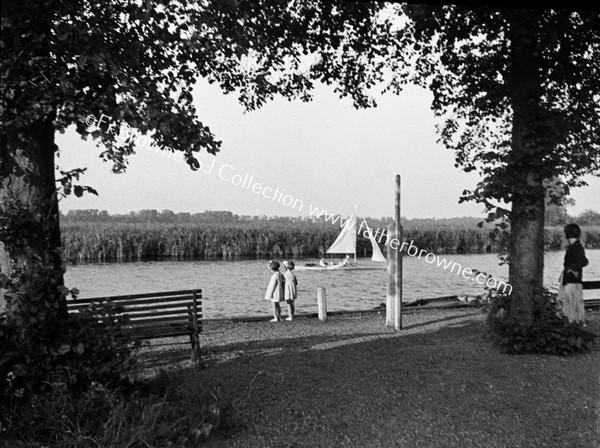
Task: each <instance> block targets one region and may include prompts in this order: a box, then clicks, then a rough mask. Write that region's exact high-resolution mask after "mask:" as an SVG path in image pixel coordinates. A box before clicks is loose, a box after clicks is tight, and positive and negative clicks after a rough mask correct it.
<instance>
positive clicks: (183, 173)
mask: <svg viewBox="0 0 600 448" xmlns="http://www.w3.org/2000/svg"><path fill="white" fill-rule="evenodd" d="M314 96H315V98H314V100H313V101H312V102H309V103H302V102H301V101H294V102H288V101H287V100H283V99H281V100H276V101H274V102H271V103H268V104H267V105H265V106H264V107H263V108H262V109H260V110H258V111H254V112H249V113H244V109H243V108H242V106H240V105H239V104H238V103H237V100H236V97H235V96H234V95H224V94H222V93H221V91H220V90H219V88H218V87H216V86H211V85H209V84H208V83H206V82H204V81H201V82H200V84H199V85H198V88H197V90H196V92H195V98H196V107H197V109H198V113H199V117H200V120H201V121H202V122H203V123H204V124H205V125H208V126H209V127H210V128H211V130H212V132H213V133H214V134H215V135H216V138H217V140H221V141H222V142H223V144H222V150H221V152H220V153H219V154H218V155H217V156H216V157H213V156H211V155H205V156H204V158H202V159H200V161H201V163H202V165H203V167H202V169H201V170H200V171H196V172H193V171H192V170H191V169H190V168H189V166H188V165H187V164H186V163H185V162H184V161H182V160H181V158H178V159H174V158H173V155H172V154H171V155H170V156H168V155H166V154H161V152H156V151H155V149H154V148H150V146H149V145H145V146H143V147H139V148H138V150H137V154H135V155H134V156H132V157H131V158H130V164H129V167H128V169H127V172H126V173H125V174H113V173H112V172H111V165H110V164H109V163H104V162H102V161H101V160H100V159H99V158H98V155H99V154H100V151H101V149H100V148H97V147H96V146H95V143H93V142H90V141H88V142H85V141H83V140H81V138H80V137H79V136H78V134H76V133H75V131H73V130H69V131H68V132H66V133H65V134H58V135H57V144H58V146H59V148H60V153H61V154H60V158H59V159H58V163H59V165H60V167H61V168H62V169H72V168H80V167H87V168H88V171H87V172H86V175H85V176H84V177H83V178H82V179H81V184H83V185H90V186H92V187H94V188H96V190H97V191H98V193H99V197H96V196H94V195H88V194H86V195H84V196H83V197H82V198H76V197H75V196H71V197H68V198H66V199H64V200H63V201H61V210H62V211H63V212H64V213H66V212H67V211H68V210H71V209H98V210H107V211H108V212H109V213H128V212H130V211H138V210H141V209H156V210H158V211H162V210H165V209H169V210H173V211H174V212H190V213H196V212H202V211H204V210H229V211H232V212H233V213H236V214H240V215H242V214H243V215H267V216H273V215H279V216H308V215H309V214H310V210H311V207H313V208H314V207H318V208H319V209H327V210H328V211H329V212H333V213H336V214H341V215H347V214H349V213H351V212H353V211H354V209H355V207H356V209H357V211H358V214H359V216H370V217H381V216H392V215H393V207H394V182H395V175H396V174H400V175H401V176H402V216H404V217H406V218H450V217H458V216H477V217H481V216H482V207H481V206H479V205H476V204H473V203H464V204H458V198H459V197H460V194H461V192H462V191H463V190H464V189H471V188H474V187H475V185H476V183H477V181H478V179H479V178H478V176H477V174H474V173H470V174H466V173H464V172H462V171H461V170H460V169H457V168H454V155H453V152H452V151H451V150H448V149H445V148H444V147H443V146H441V145H439V144H437V143H436V134H435V127H434V126H435V122H434V117H433V113H432V112H431V110H430V102H431V96H430V94H429V93H428V92H426V91H423V90H421V89H418V88H408V89H407V90H405V91H404V92H403V93H402V94H401V95H400V96H394V95H392V94H388V95H386V96H384V97H382V98H380V99H379V100H378V107H377V108H374V109H367V110H356V109H354V108H353V106H352V104H351V101H350V100H347V99H344V100H340V99H339V98H338V97H337V95H336V94H334V93H333V91H332V90H331V89H329V88H327V87H319V88H317V90H316V91H315V95H314ZM102 112H104V114H105V115H107V116H110V115H111V114H110V111H102ZM90 113H92V114H94V115H96V116H97V117H99V116H100V111H90ZM213 161H214V165H213ZM211 166H212V171H211ZM236 174H237V175H239V176H241V178H244V177H245V176H246V175H248V177H251V176H253V183H254V182H258V183H260V188H259V186H256V187H255V190H256V191H257V192H256V193H253V192H252V191H250V189H244V188H242V187H241V186H236V185H234V182H235V181H238V180H240V179H239V178H236V179H233V176H234V175H236ZM248 184H249V183H246V185H248ZM249 185H250V188H251V185H252V184H249ZM267 187H268V188H271V189H272V191H275V190H276V189H277V188H279V190H280V191H281V190H284V192H283V194H282V195H281V196H279V197H278V198H280V199H283V196H284V195H289V196H290V198H289V199H287V201H288V203H289V202H291V200H292V199H293V200H294V203H293V204H292V205H291V206H286V205H284V204H283V201H280V202H277V199H276V200H273V199H267V198H266V197H265V196H263V194H262V193H263V190H264V189H266V188H267ZM264 193H265V195H266V196H270V197H273V194H274V193H270V194H269V193H267V190H264ZM599 193H600V179H599V178H597V177H596V178H592V177H590V178H589V186H588V187H584V188H580V189H577V190H575V191H573V194H572V197H573V198H574V199H575V201H576V205H575V206H574V207H571V208H569V213H570V214H571V215H577V214H579V213H581V212H582V211H584V210H586V209H593V210H596V211H599V210H600V194H599Z"/></svg>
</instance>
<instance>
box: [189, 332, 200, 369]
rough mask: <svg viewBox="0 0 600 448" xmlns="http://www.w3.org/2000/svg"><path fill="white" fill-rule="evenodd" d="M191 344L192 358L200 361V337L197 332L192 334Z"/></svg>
mask: <svg viewBox="0 0 600 448" xmlns="http://www.w3.org/2000/svg"><path fill="white" fill-rule="evenodd" d="M190 345H191V346H192V353H191V357H190V359H191V360H192V361H194V362H196V361H198V362H199V361H200V337H199V336H198V334H197V333H194V334H191V335H190Z"/></svg>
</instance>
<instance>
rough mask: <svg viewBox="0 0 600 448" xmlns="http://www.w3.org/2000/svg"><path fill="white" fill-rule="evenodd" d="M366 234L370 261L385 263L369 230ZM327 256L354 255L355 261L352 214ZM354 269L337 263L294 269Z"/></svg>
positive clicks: (354, 227) (354, 222) (353, 218)
mask: <svg viewBox="0 0 600 448" xmlns="http://www.w3.org/2000/svg"><path fill="white" fill-rule="evenodd" d="M367 232H368V236H369V240H370V241H371V246H372V248H373V255H372V256H371V260H372V261H375V262H384V263H385V262H386V259H385V256H384V255H383V253H382V252H381V249H380V248H379V244H377V241H376V240H375V237H374V236H373V232H372V231H371V229H370V228H368V227H367ZM326 252H327V253H328V254H346V255H350V254H353V255H354V261H356V216H355V215H354V214H352V215H350V217H349V218H348V219H347V220H346V222H345V223H344V226H343V227H342V230H341V232H340V233H339V235H338V236H337V238H336V239H335V241H334V242H333V243H332V244H331V246H329V249H327V251H326ZM348 268H351V269H352V268H354V267H353V266H351V265H347V264H344V263H337V264H333V265H328V266H312V265H307V266H297V267H296V269H311V270H319V271H329V270H335V269H348Z"/></svg>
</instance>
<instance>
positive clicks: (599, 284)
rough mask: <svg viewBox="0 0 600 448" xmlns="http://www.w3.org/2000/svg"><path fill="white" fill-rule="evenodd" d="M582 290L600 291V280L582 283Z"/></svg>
mask: <svg viewBox="0 0 600 448" xmlns="http://www.w3.org/2000/svg"><path fill="white" fill-rule="evenodd" d="M583 289H600V280H594V281H591V282H583Z"/></svg>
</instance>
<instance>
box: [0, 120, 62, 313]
mask: <svg viewBox="0 0 600 448" xmlns="http://www.w3.org/2000/svg"><path fill="white" fill-rule="evenodd" d="M3 140H4V142H3V145H2V146H3V147H2V148H1V149H0V165H1V166H2V168H3V176H2V177H1V178H0V213H2V215H3V216H4V217H8V219H9V222H10V221H11V220H14V221H13V222H14V223H21V221H20V220H21V219H24V218H25V217H26V220H25V221H23V223H21V225H20V227H19V226H15V227H19V229H18V230H20V231H22V232H23V233H22V235H25V236H27V235H28V234H29V233H31V234H32V238H31V239H30V240H29V241H27V240H26V241H25V242H26V243H29V244H27V245H26V248H25V247H24V246H20V245H19V243H18V244H17V246H16V247H15V243H16V241H10V240H9V241H3V243H4V244H3V245H1V246H0V249H2V252H3V253H1V254H0V263H1V264H2V265H1V266H0V268H1V269H2V272H3V273H4V274H10V273H11V272H13V270H16V269H20V270H21V271H22V272H25V273H26V274H27V276H26V277H27V279H26V280H24V281H25V282H27V281H29V282H30V283H31V285H32V288H33V289H31V291H32V295H31V296H30V297H28V300H40V301H44V302H46V303H47V304H48V305H50V307H49V308H51V309H55V310H58V312H59V315H66V312H67V309H66V302H65V300H64V295H63V294H62V293H61V290H62V287H63V285H64V282H63V267H62V260H61V255H60V253H61V252H60V250H61V237H60V223H59V212H58V200H57V196H56V179H55V167H54V154H55V151H56V145H55V143H54V126H53V124H52V120H51V119H49V118H47V119H45V120H43V121H39V122H37V123H36V124H34V125H31V126H28V127H26V128H21V129H19V130H17V131H14V132H12V131H11V132H9V133H7V134H6V135H5V136H4V139H3ZM16 210H19V212H18V214H17V215H15V211H16ZM27 224H31V229H27ZM9 225H10V224H9ZM34 235H35V236H34ZM44 282H46V283H44ZM44 285H45V287H44ZM40 288H43V294H36V293H35V291H37V292H38V293H39V292H40V291H41V289H40ZM22 305H23V304H19V303H10V304H5V306H6V308H7V311H8V312H9V313H11V312H14V311H15V310H17V309H18V308H20V307H21V306H22ZM38 305H39V304H38Z"/></svg>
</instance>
